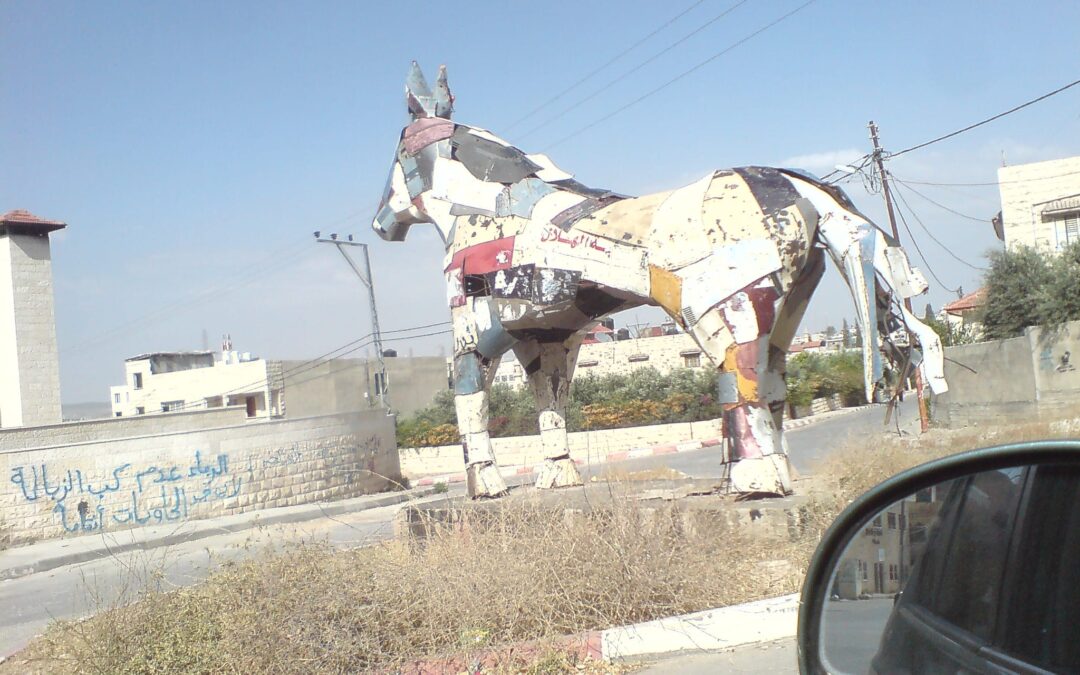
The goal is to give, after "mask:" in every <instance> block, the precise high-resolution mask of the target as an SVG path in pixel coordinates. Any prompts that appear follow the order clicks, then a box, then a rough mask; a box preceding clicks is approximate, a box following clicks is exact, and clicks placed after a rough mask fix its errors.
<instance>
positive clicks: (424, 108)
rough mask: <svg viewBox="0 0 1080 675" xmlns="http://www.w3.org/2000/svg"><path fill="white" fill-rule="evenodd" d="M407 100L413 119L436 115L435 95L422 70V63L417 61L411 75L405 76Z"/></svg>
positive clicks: (413, 64) (410, 71)
mask: <svg viewBox="0 0 1080 675" xmlns="http://www.w3.org/2000/svg"><path fill="white" fill-rule="evenodd" d="M405 101H406V103H408V105H409V114H411V115H412V116H413V119H417V118H419V117H434V116H435V97H434V96H433V95H432V93H431V87H429V86H428V83H427V80H425V79H424V71H422V70H420V64H418V63H417V62H416V61H413V62H412V68H411V69H410V70H409V76H408V77H406V78H405Z"/></svg>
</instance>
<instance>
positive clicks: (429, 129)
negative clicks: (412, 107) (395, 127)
mask: <svg viewBox="0 0 1080 675" xmlns="http://www.w3.org/2000/svg"><path fill="white" fill-rule="evenodd" d="M453 135H454V123H453V122H451V121H450V120H444V119H442V118H441V117H422V118H420V119H418V120H416V121H415V122H413V123H412V124H410V125H409V126H407V127H405V135H404V137H403V138H402V141H403V142H404V143H405V152H407V153H409V154H410V155H415V154H416V153H418V152H420V151H421V150H423V149H424V148H426V147H427V146H429V145H431V144H432V143H434V142H436V141H441V140H445V139H447V138H450V137H451V136H453Z"/></svg>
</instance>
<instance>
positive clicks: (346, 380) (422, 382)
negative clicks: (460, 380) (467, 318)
mask: <svg viewBox="0 0 1080 675" xmlns="http://www.w3.org/2000/svg"><path fill="white" fill-rule="evenodd" d="M278 363H280V364H281V367H282V372H283V373H284V375H283V379H284V383H285V414H286V415H287V416H289V417H294V416H297V415H299V416H307V415H315V414H324V413H329V412H338V411H344V410H362V409H365V408H369V407H371V402H373V401H375V400H376V398H377V396H376V391H375V372H376V371H377V369H378V362H377V361H375V360H374V359H337V360H334V361H330V362H327V363H323V364H320V365H318V366H316V367H314V368H311V367H307V366H304V362H303V361H281V362H278ZM385 363H386V374H387V379H388V380H389V381H390V387H389V393H390V404H391V406H392V408H393V410H394V412H396V413H397V414H399V415H405V416H408V415H411V414H412V413H414V412H416V411H417V410H420V409H421V408H424V407H426V406H428V405H429V404H431V402H432V400H434V398H435V395H436V394H438V393H439V392H440V391H442V390H444V389H448V388H449V378H448V377H447V370H446V358H445V357H442V356H418V357H396V358H388V359H385Z"/></svg>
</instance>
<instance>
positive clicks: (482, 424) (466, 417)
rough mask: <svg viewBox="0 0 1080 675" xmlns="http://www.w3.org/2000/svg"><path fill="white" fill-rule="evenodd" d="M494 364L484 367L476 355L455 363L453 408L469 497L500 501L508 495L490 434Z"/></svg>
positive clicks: (455, 360)
mask: <svg viewBox="0 0 1080 675" xmlns="http://www.w3.org/2000/svg"><path fill="white" fill-rule="evenodd" d="M494 366H495V364H493V363H489V364H487V365H485V364H484V363H483V361H482V359H481V358H480V355H479V354H477V353H476V352H466V353H465V354H462V355H460V356H458V357H457V358H455V359H454V379H455V382H454V408H455V410H456V412H457V419H458V431H459V432H460V433H461V447H462V451H463V452H464V454H465V486H466V491H467V493H468V495H469V496H470V497H472V498H474V499H476V498H479V497H498V496H499V495H501V494H503V493H505V492H506V482H505V481H503V479H502V476H501V475H500V474H499V466H498V464H497V463H496V461H495V451H494V450H493V449H492V447H491V436H490V435H489V434H488V393H487V390H488V386H487V385H488V383H489V380H490V379H491V377H492V376H493V374H494V371H495V367H494Z"/></svg>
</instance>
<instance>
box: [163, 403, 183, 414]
mask: <svg viewBox="0 0 1080 675" xmlns="http://www.w3.org/2000/svg"><path fill="white" fill-rule="evenodd" d="M183 407H184V402H183V401H162V402H161V412H169V411H173V410H181V409H183Z"/></svg>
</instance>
